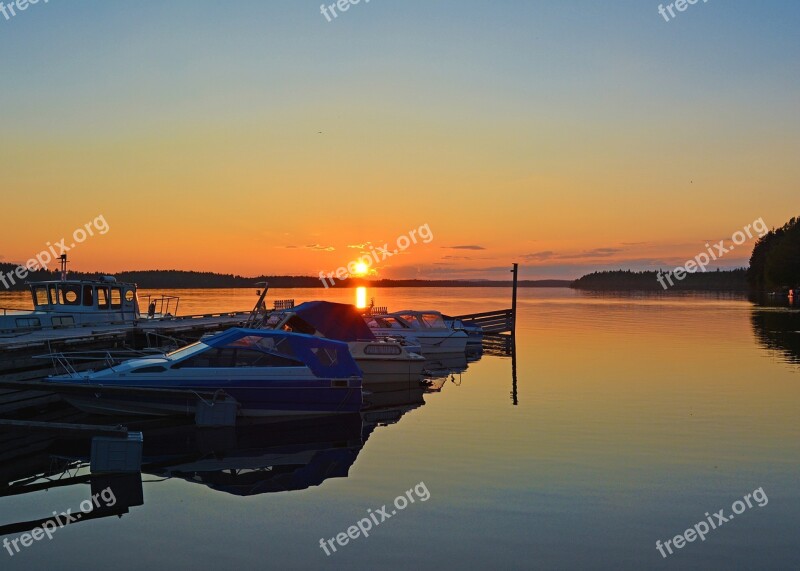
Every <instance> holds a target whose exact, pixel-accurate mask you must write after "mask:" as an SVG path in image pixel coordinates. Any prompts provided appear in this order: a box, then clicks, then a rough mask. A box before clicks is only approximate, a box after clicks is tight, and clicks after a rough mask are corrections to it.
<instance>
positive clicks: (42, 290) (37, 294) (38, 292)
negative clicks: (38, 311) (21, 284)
mask: <svg viewBox="0 0 800 571" xmlns="http://www.w3.org/2000/svg"><path fill="white" fill-rule="evenodd" d="M31 292H32V293H33V304H34V305H48V304H49V302H48V301H47V287H46V286H36V287H34V288H32V289H31Z"/></svg>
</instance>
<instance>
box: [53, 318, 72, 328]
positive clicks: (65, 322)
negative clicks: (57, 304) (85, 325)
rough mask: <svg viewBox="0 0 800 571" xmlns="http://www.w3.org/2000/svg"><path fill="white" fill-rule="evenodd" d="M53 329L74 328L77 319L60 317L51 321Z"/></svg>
mask: <svg viewBox="0 0 800 571" xmlns="http://www.w3.org/2000/svg"><path fill="white" fill-rule="evenodd" d="M50 323H51V325H52V326H53V327H73V326H74V325H75V318H74V317H72V316H71V315H58V316H53V317H52V318H51V319H50Z"/></svg>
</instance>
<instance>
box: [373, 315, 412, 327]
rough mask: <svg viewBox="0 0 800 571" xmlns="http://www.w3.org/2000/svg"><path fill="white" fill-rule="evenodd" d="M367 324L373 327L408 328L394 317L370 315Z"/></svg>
mask: <svg viewBox="0 0 800 571" xmlns="http://www.w3.org/2000/svg"><path fill="white" fill-rule="evenodd" d="M367 325H368V326H369V327H372V328H373V329H376V328H378V329H408V327H406V326H405V325H403V324H402V323H401V322H400V321H399V320H397V319H396V318H394V317H370V318H368V321H367Z"/></svg>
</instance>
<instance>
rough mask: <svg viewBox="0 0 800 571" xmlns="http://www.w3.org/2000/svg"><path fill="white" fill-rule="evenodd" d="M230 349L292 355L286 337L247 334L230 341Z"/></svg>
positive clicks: (292, 352) (290, 346)
mask: <svg viewBox="0 0 800 571" xmlns="http://www.w3.org/2000/svg"><path fill="white" fill-rule="evenodd" d="M228 348H230V349H253V350H258V351H262V352H265V353H272V354H278V355H283V356H285V357H290V358H292V357H294V356H295V355H294V351H293V350H292V345H291V343H290V342H289V340H288V339H287V338H286V337H278V338H274V337H260V336H258V335H247V336H246V337H242V338H241V339H237V340H236V341H234V342H232V343H230V344H229V345H228Z"/></svg>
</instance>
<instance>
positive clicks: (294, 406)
mask: <svg viewBox="0 0 800 571" xmlns="http://www.w3.org/2000/svg"><path fill="white" fill-rule="evenodd" d="M334 383H336V384H338V385H344V386H333V385H334ZM313 384H314V385H317V386H312V385H309V386H303V387H297V386H295V387H279V386H278V387H275V386H260V387H256V386H235V385H234V386H217V387H210V386H208V385H207V384H202V383H197V384H194V385H192V384H182V385H181V386H179V387H176V386H169V387H165V386H163V385H160V386H152V385H151V386H147V385H142V384H135V385H133V384H130V385H120V384H108V385H106V386H114V387H126V386H127V387H130V388H152V389H159V388H160V389H164V388H170V389H181V390H184V391H187V395H186V396H185V397H184V396H171V395H170V396H164V395H157V396H155V397H154V396H149V395H138V394H130V395H128V394H110V393H108V392H106V393H103V394H102V395H98V396H95V395H92V394H81V395H77V394H68V395H65V396H64V399H65V400H66V401H67V402H69V403H70V404H72V405H73V406H74V407H76V408H78V409H79V410H82V411H83V412H86V413H89V414H100V415H135V416H193V415H194V414H195V412H196V409H197V402H198V401H197V397H195V396H193V395H192V392H193V391H195V392H206V393H208V392H213V391H215V390H222V391H224V392H225V394H227V395H228V396H230V397H232V398H233V399H235V400H236V402H237V403H238V404H239V410H238V413H237V414H238V416H240V417H255V418H264V417H269V418H296V417H309V416H320V415H328V414H345V413H354V412H358V411H359V410H360V409H361V405H362V392H361V380H360V379H358V381H357V382H355V381H349V382H348V380H324V379H323V380H316V381H314V383H313ZM325 385H327V386H325Z"/></svg>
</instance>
